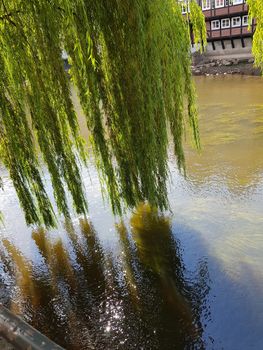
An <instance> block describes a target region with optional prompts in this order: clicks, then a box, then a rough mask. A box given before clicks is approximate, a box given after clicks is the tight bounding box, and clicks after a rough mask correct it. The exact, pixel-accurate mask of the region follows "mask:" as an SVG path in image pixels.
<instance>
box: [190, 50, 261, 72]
mask: <svg viewBox="0 0 263 350" xmlns="http://www.w3.org/2000/svg"><path fill="white" fill-rule="evenodd" d="M192 73H193V75H195V76H200V75H226V74H229V75H235V74H238V75H250V76H260V75H261V71H260V69H259V68H256V67H255V66H254V58H251V57H235V56H221V57H220V56H217V57H215V56H206V55H194V56H193V66H192Z"/></svg>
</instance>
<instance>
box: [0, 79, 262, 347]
mask: <svg viewBox="0 0 263 350" xmlns="http://www.w3.org/2000/svg"><path fill="white" fill-rule="evenodd" d="M196 82H197V91H198V97H199V105H200V114H201V120H200V128H201V137H202V145H203V150H202V153H201V154H197V153H196V152H195V151H194V150H192V149H191V147H190V146H188V145H187V146H186V147H187V151H186V156H187V169H188V172H187V177H186V178H184V177H182V176H181V175H180V174H179V173H178V171H177V169H176V165H175V164H176V163H175V161H174V160H173V158H172V157H171V159H170V168H171V185H170V202H171V209H172V213H167V214H166V215H160V214H158V213H157V212H156V211H154V210H151V209H150V208H149V207H148V206H146V205H141V206H139V207H138V208H137V210H135V211H134V213H130V214H127V216H126V217H125V218H123V221H122V222H120V220H118V219H115V218H114V217H113V216H112V214H111V211H110V209H109V207H108V206H107V204H104V203H103V200H102V198H101V194H100V190H99V188H100V187H99V180H98V178H97V176H96V171H95V170H94V168H93V167H92V166H91V167H90V169H89V171H87V170H85V169H84V170H83V176H84V181H85V184H86V188H87V193H88V198H89V208H90V220H89V221H84V220H79V219H78V218H75V219H74V220H73V222H72V223H70V222H66V223H63V222H61V226H60V228H59V229H58V230H54V231H52V232H44V231H43V230H42V231H41V230H36V231H33V232H32V229H29V228H27V227H26V225H25V222H24V219H23V216H22V214H21V211H20V209H19V205H18V202H17V197H16V195H15V192H14V189H13V187H12V185H11V183H10V180H9V178H8V176H7V174H6V172H5V171H4V169H2V170H1V175H2V176H3V179H4V188H5V191H4V192H3V193H2V194H1V199H0V210H2V211H3V213H4V215H5V227H2V228H1V229H0V238H1V239H0V301H1V302H2V303H4V304H5V305H6V306H8V307H9V308H10V309H11V310H13V311H14V312H15V313H18V314H21V315H23V317H24V318H25V319H26V320H27V321H28V322H29V323H31V324H32V325H34V326H35V327H36V328H38V329H39V330H40V331H42V332H43V333H45V334H46V335H47V336H49V337H50V338H52V339H53V340H54V341H56V342H57V343H59V344H60V345H62V346H64V347H65V348H66V349H73V350H74V349H164V350H166V349H167V350H169V349H229V350H235V349H241V350H242V349H244V350H247V349H261V348H262V340H263V339H262V337H263V336H262V334H263V269H262V266H263V215H262V211H263V157H262V150H263V80H262V79H261V78H242V77H224V78H222V77H221V78H210V77H209V78H198V79H196ZM91 179H92V181H91ZM47 185H48V186H49V187H50V182H49V179H48V178H47Z"/></svg>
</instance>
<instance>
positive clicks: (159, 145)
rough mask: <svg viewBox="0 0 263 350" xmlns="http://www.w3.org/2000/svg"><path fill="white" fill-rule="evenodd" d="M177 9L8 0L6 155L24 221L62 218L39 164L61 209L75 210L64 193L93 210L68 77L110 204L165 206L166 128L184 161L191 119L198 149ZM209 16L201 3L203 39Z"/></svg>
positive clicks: (3, 62)
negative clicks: (67, 68)
mask: <svg viewBox="0 0 263 350" xmlns="http://www.w3.org/2000/svg"><path fill="white" fill-rule="evenodd" d="M181 10H182V9H181V4H180V3H178V2H177V1H175V0H137V1H134V0H96V1H94V0H32V1H28V0H8V1H7V0H0V156H1V160H2V162H3V163H4V165H5V167H6V168H7V169H8V171H9V173H10V177H11V179H12V181H13V184H14V187H15V189H16V192H17V194H18V197H19V201H20V203H21V206H22V208H23V210H24V213H25V218H26V222H27V224H29V225H30V224H37V225H41V224H44V225H46V226H47V227H51V226H54V225H55V223H56V219H55V215H54V210H53V208H52V205H51V202H50V199H49V197H48V195H47V193H46V190H45V186H44V180H43V175H42V173H41V164H42V162H44V163H45V164H46V167H47V169H48V172H49V174H50V176H51V181H52V185H53V191H54V197H55V201H56V204H57V208H58V210H59V212H60V213H62V214H63V215H64V216H65V217H69V216H70V214H69V206H68V201H67V198H66V197H67V192H68V193H70V195H71V196H72V200H73V203H74V207H75V211H76V213H78V214H85V213H86V212H87V200H86V195H85V192H84V188H83V184H82V181H81V174H80V164H81V163H83V161H84V162H85V161H86V160H87V159H86V157H87V154H86V151H85V147H84V142H83V140H82V139H81V137H80V134H79V125H78V120H77V116H76V112H75V110H74V105H73V103H72V100H71V93H70V87H71V84H73V85H74V86H75V87H76V89H77V91H78V95H79V99H80V102H81V106H82V108H83V110H84V113H85V115H86V121H87V126H88V128H89V131H90V135H91V139H92V145H93V153H94V155H95V159H96V164H97V167H98V170H99V173H100V177H101V181H102V186H103V187H106V188H107V194H108V198H109V200H110V202H111V206H112V209H113V212H114V213H121V212H122V210H123V208H125V207H134V206H135V205H136V204H138V203H139V202H141V201H148V202H149V203H150V204H151V205H154V206H157V207H159V208H160V209H161V210H162V209H165V208H167V206H168V202H167V188H166V183H167V176H168V169H167V148H168V133H169V130H170V131H171V135H172V140H173V145H174V153H175V155H176V157H177V161H178V166H179V168H180V169H183V168H184V152H183V147H182V139H183V135H184V125H185V121H186V120H187V118H188V121H189V123H190V125H191V128H192V131H193V136H194V140H195V142H196V145H197V146H199V136H198V126H197V110H196V105H195V90H194V86H193V83H192V79H191V70H190V65H191V57H190V35H189V23H188V19H189V18H188V16H187V17H184V16H182V13H181ZM201 16H202V13H201V10H200V8H199V7H198V6H197V5H196V4H195V2H193V4H191V15H190V17H191V18H190V19H191V21H192V22H193V28H194V32H195V38H196V40H205V31H204V25H203V22H202V17H201ZM200 21H201V22H200ZM200 24H201V25H200ZM62 50H66V52H67V53H68V55H69V61H70V65H71V69H70V73H69V75H70V79H69V78H68V75H67V73H66V72H65V70H64V66H63V61H62V59H61V52H62ZM185 107H186V108H185ZM185 109H186V110H187V112H186V113H185ZM185 114H186V115H185ZM39 155H40V156H41V157H40V156H39Z"/></svg>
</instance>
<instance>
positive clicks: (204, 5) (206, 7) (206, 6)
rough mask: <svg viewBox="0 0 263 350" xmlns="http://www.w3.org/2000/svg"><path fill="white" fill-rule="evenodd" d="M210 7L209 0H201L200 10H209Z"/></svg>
mask: <svg viewBox="0 0 263 350" xmlns="http://www.w3.org/2000/svg"><path fill="white" fill-rule="evenodd" d="M210 9H211V0H202V10H203V11H205V10H210Z"/></svg>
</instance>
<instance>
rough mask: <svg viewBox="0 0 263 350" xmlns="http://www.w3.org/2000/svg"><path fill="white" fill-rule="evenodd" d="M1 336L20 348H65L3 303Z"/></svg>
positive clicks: (60, 349)
mask: <svg viewBox="0 0 263 350" xmlns="http://www.w3.org/2000/svg"><path fill="white" fill-rule="evenodd" d="M0 337H2V338H4V339H5V340H6V341H7V342H8V343H9V344H12V345H13V347H14V348H15V349H19V350H63V348H62V347H60V346H59V345H57V344H55V343H54V342H53V341H51V340H50V339H48V338H47V337H46V336H44V335H43V334H41V333H40V332H38V331H37V330H36V329H35V328H33V327H31V326H30V325H29V324H28V323H26V322H25V321H23V320H22V319H21V318H19V317H18V316H16V315H14V314H13V313H12V312H10V311H9V310H8V309H6V308H5V307H4V306H2V305H0Z"/></svg>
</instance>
